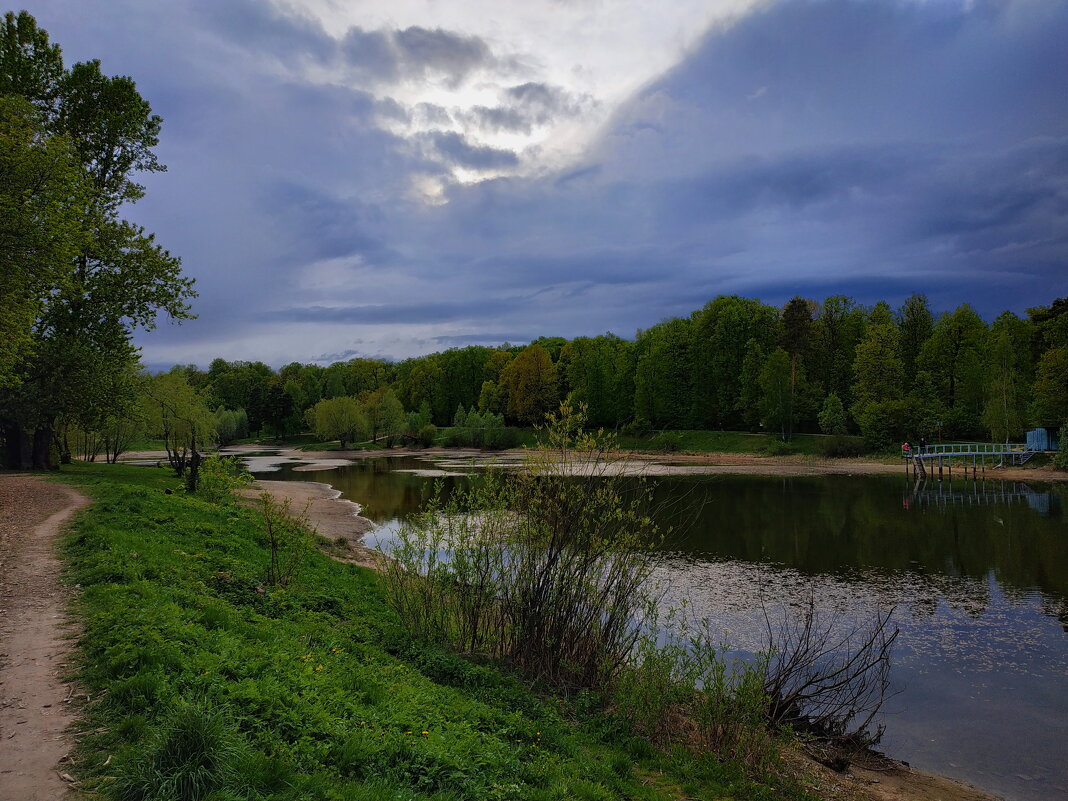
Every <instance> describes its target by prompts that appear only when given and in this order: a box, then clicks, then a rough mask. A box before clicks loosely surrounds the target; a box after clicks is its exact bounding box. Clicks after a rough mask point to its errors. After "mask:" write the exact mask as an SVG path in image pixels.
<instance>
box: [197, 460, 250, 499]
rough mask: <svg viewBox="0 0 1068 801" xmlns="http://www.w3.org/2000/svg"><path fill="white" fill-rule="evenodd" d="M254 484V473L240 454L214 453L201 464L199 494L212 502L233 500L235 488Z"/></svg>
mask: <svg viewBox="0 0 1068 801" xmlns="http://www.w3.org/2000/svg"><path fill="white" fill-rule="evenodd" d="M251 484H252V474H251V473H249V472H248V471H247V470H246V469H245V464H244V462H243V461H242V460H241V458H240V457H238V456H219V455H218V454H213V455H211V456H209V457H208V458H207V459H205V460H204V462H203V464H201V465H200V481H199V483H198V486H197V494H198V495H199V496H200V497H202V498H203V499H204V500H206V501H211V502H212V503H224V502H227V501H231V500H233V493H234V490H237V489H242V488H244V487H248V486H249V485H251Z"/></svg>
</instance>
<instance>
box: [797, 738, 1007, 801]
mask: <svg viewBox="0 0 1068 801" xmlns="http://www.w3.org/2000/svg"><path fill="white" fill-rule="evenodd" d="M783 758H784V759H785V760H786V762H785V763H784V766H785V767H786V769H787V770H788V771H789V772H790V773H792V774H793V775H794V776H795V777H797V778H798V779H800V780H801V782H802V783H803V784H804V785H805V787H807V788H808V789H809V790H810V791H811V792H812V793H813V794H815V795H817V796H819V797H820V798H823V799H826V801H1001V796H997V795H993V794H991V793H988V792H986V791H985V790H980V789H979V788H977V787H974V786H972V785H970V784H968V783H966V782H961V781H957V780H956V779H950V778H948V777H946V776H939V775H937V774H934V773H927V772H925V771H922V770H915V769H913V768H910V767H909V766H908V765H906V764H905V763H903V762H898V761H896V760H892V759H887V758H886V757H884V756H882V755H880V754H872V755H871V756H870V757H868V758H865V759H862V760H861V761H863V762H865V763H866V764H865V765H863V766H862V765H860V764H853V765H852V766H851V767H850V768H849V769H848V770H846V771H845V772H843V773H838V772H836V771H833V770H831V769H830V768H828V767H825V766H824V765H821V764H819V763H818V762H815V761H814V760H813V759H812V758H811V757H810V756H808V755H807V754H806V753H805V752H804V750H803V749H802V748H800V747H796V748H789V749H784V753H783Z"/></svg>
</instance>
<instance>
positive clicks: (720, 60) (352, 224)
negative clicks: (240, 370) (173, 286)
mask: <svg viewBox="0 0 1068 801" xmlns="http://www.w3.org/2000/svg"><path fill="white" fill-rule="evenodd" d="M211 7H212V8H214V5H213V6H211ZM206 8H207V6H206V5H204V6H201V11H202V14H201V15H193V16H190V15H189V14H188V13H187V12H188V7H186V6H183V5H181V4H176V5H174V6H173V7H168V8H167V10H166V11H165V12H162V13H164V14H165V17H164V19H162V20H157V19H156V18H155V17H154V16H153V18H152V19H149V16H150V15H149V11H147V10H144V9H142V7H141V6H140V5H139V4H134V3H132V2H131V3H130V4H129V5H128V6H127V7H122V6H121V5H117V6H115V7H114V8H111V9H110V10H107V11H105V12H103V13H97V12H93V13H90V11H89V10H84V9H83V8H82V7H81V6H80V5H78V4H75V3H73V0H54V1H53V2H50V3H46V9H47V12H45V13H42V12H38V15H39V17H40V20H41V22H42V24H44V25H45V27H47V28H49V30H50V31H51V32H52V33H53V35H54V38H55V39H56V40H57V41H59V42H61V43H62V44H63V45H64V49H65V52H66V53H67V54H68V56H70V57H72V58H88V57H94V56H103V57H104V67H105V69H107V70H109V71H111V72H122V73H125V74H131V75H134V76H135V77H136V78H137V80H138V85H139V86H140V87H141V88H142V90H143V91H144V93H145V94H146V96H147V97H148V98H149V99H150V100H151V101H152V102H153V105H154V107H155V108H156V109H157V110H158V111H159V112H160V113H161V114H162V115H163V117H164V119H165V127H164V134H163V142H162V144H161V150H162V153H161V155H162V157H163V159H164V160H165V161H167V162H168V164H169V165H170V168H171V170H170V172H169V173H167V174H164V175H158V176H152V177H151V178H150V180H149V195H148V197H147V198H146V200H145V201H144V202H143V203H141V204H139V206H138V207H137V209H136V212H135V216H136V218H137V219H138V220H139V221H140V222H142V223H144V224H145V225H147V226H148V227H149V228H150V229H151V230H155V231H157V232H158V233H159V235H160V239H161V241H162V242H163V243H164V244H165V245H166V246H167V247H169V248H171V249H172V250H173V251H175V252H176V253H179V254H180V255H182V256H183V257H184V259H185V264H186V268H187V270H188V271H189V272H190V274H192V275H194V276H196V277H197V279H198V283H199V287H200V289H201V293H202V296H201V300H200V301H199V303H198V306H197V310H198V311H199V312H200V313H201V319H200V320H198V321H196V322H194V323H192V324H189V325H186V326H183V327H182V328H180V329H164V330H161V331H160V332H158V333H156V334H154V335H153V336H152V337H151V338H146V339H145V340H144V343H145V345H146V347H147V348H148V350H147V351H146V353H147V354H148V355H149V357H151V353H152V348H153V347H157V345H166V346H169V347H172V348H173V347H178V346H179V344H178V343H187V342H199V343H200V344H199V349H191V352H193V351H194V350H195V352H197V353H199V352H201V351H203V350H210V349H212V348H214V352H217V353H218V354H220V355H224V356H227V355H231V354H233V353H239V352H241V353H244V351H241V350H240V347H239V343H242V342H247V341H250V340H252V339H254V338H255V337H256V336H257V335H258V334H257V332H259V331H261V330H262V327H263V326H264V325H268V326H269V327H270V328H271V330H273V331H282V332H287V331H288V332H290V334H289V336H287V337H285V343H284V352H283V351H282V350H280V351H279V352H277V353H263V354H262V355H261V358H263V359H265V360H267V361H273V362H278V361H288V360H291V359H294V358H305V359H310V358H313V357H316V356H321V355H323V354H337V353H342V352H345V351H347V350H348V351H353V352H356V351H359V352H362V353H386V354H390V355H395V356H403V355H407V354H409V353H412V352H417V351H422V350H426V349H428V348H429V349H433V348H437V347H446V346H449V345H456V344H462V343H465V342H487V343H492V342H495V341H498V340H499V339H500V338H501V337H500V336H499V335H500V332H512V333H513V334H523V336H524V337H532V336H538V335H542V334H561V335H567V336H575V335H580V334H596V333H600V332H603V331H605V330H614V331H616V332H618V333H620V334H622V335H629V334H630V333H632V332H633V330H634V329H636V328H639V327H647V326H649V325H650V324H652V323H654V322H656V321H657V320H659V319H660V318H662V317H664V316H666V315H671V314H680V313H688V312H689V311H690V310H692V309H693V308H696V307H698V306H700V305H701V304H703V303H704V302H705V301H706V300H708V298H709V297H710V296H712V295H714V294H716V293H719V292H738V293H742V294H756V295H761V296H763V297H764V298H765V299H766V300H770V301H783V300H785V299H787V298H789V297H790V296H792V295H793V294H795V293H801V294H805V295H810V296H811V295H814V296H822V295H824V294H828V293H832V292H833V293H838V292H845V293H853V294H856V295H857V297H858V298H859V299H861V300H863V301H869V302H870V301H874V300H876V299H879V298H884V297H885V298H887V299H890V300H895V299H897V298H900V297H902V296H904V295H907V294H908V293H909V292H912V291H921V292H927V293H928V294H929V295H930V296H931V297H932V298H933V300H934V302H935V303H936V304H942V305H955V304H956V303H959V302H961V301H964V300H969V301H972V302H973V303H975V304H976V305H977V306H978V307H979V308H980V310H981V311H983V312H984V313H987V314H994V313H997V312H998V311H1000V310H1001V309H1003V308H1006V307H1008V308H1013V309H1015V310H1017V311H1022V310H1023V309H1024V308H1025V307H1026V306H1029V305H1033V304H1036V303H1048V302H1049V301H1050V300H1051V299H1052V298H1053V297H1055V296H1057V295H1063V294H1064V286H1065V278H1066V276H1068V104H1066V103H1065V100H1064V98H1065V77H1064V76H1066V75H1068V48H1065V47H1064V46H1063V43H1064V41H1066V40H1068V4H1060V3H1044V2H1039V1H1038V0H1034V1H1033V2H1032V1H1031V0H1016V2H999V3H992V2H991V3H983V2H979V3H975V4H966V3H964V2H963V0H962V1H961V2H959V3H958V2H953V0H947V1H946V2H940V3H922V4H921V3H874V2H855V0H820V1H818V2H801V0H797V1H796V2H795V1H794V0H783V1H782V2H777V3H772V4H768V5H766V6H763V7H762V9H761V10H760V11H759V12H756V13H753V14H751V15H750V16H748V17H745V18H743V19H741V20H740V21H739V22H738V23H737V24H735V25H734V26H732V27H730V28H723V29H717V30H715V31H712V32H710V33H709V35H708V36H707V37H706V38H705V40H704V41H703V42H702V43H701V44H700V46H699V47H697V48H695V49H694V50H693V52H692V53H691V54H690V55H689V56H688V57H687V58H686V60H684V61H683V62H682V63H680V64H679V65H677V67H676V68H675V69H673V70H672V71H671V72H670V73H669V74H667V75H665V76H662V78H661V79H659V80H657V81H655V82H654V83H652V84H650V85H649V86H647V87H645V88H644V89H643V90H642V91H641V92H640V93H639V94H638V95H637V96H635V97H634V98H632V99H631V100H630V102H628V103H627V104H626V106H624V107H623V108H621V109H620V110H618V112H617V113H616V115H615V117H614V119H613V120H612V122H611V124H610V125H608V126H607V127H606V128H605V129H604V131H603V132H602V135H601V137H600V138H599V140H598V141H597V142H596V143H594V145H592V146H591V147H590V149H589V151H588V153H587V155H586V157H585V159H584V160H583V161H581V162H580V163H577V164H574V165H572V166H571V167H569V168H568V169H567V171H566V172H564V173H561V174H557V175H549V176H543V177H539V178H537V179H520V178H501V179H495V180H492V181H485V182H482V183H479V184H475V185H468V186H462V185H451V186H450V187H449V189H448V200H449V202H448V203H447V204H446V205H443V206H436V207H435V206H426V205H424V204H422V203H419V202H416V201H414V200H412V199H411V196H410V194H409V192H410V185H411V184H410V179H411V176H412V175H413V174H416V173H419V174H427V173H429V174H436V175H441V176H446V177H447V172H446V170H447V169H448V168H450V167H452V166H462V167H465V168H471V169H492V168H495V167H501V166H505V167H507V166H508V165H510V164H513V163H514V162H513V159H514V158H515V154H514V153H511V152H510V151H507V150H499V149H494V148H486V147H484V146H483V145H480V144H478V143H477V142H474V141H472V140H471V139H469V138H465V137H464V136H463V135H461V134H458V133H455V132H453V131H443V130H439V131H433V130H431V131H429V132H424V133H422V134H420V136H422V137H423V138H422V139H416V140H412V139H410V138H405V137H401V136H398V135H394V134H391V133H388V132H386V131H385V130H382V129H381V128H380V127H379V126H380V125H381V124H382V123H383V120H384V119H386V118H389V119H393V120H396V121H403V122H404V123H406V124H407V123H410V122H411V121H412V120H413V119H414V118H416V117H419V119H420V120H422V121H423V122H421V123H420V124H424V125H428V126H430V127H433V126H434V125H440V126H441V127H446V126H447V125H448V124H452V123H455V122H456V120H455V114H456V111H455V110H454V109H447V108H443V107H430V106H427V107H424V108H409V107H406V106H404V105H402V104H400V103H397V102H396V101H390V100H389V99H388V97H384V96H382V95H381V94H379V95H375V94H373V93H372V92H371V91H370V88H368V90H367V91H362V90H360V89H342V88H339V87H323V86H316V85H312V84H310V83H307V82H304V81H302V80H300V78H299V75H298V76H296V77H295V76H294V75H292V74H286V77H280V74H279V71H278V70H277V69H274V68H266V67H263V66H262V65H261V63H260V61H258V60H257V59H256V58H254V57H252V56H253V54H255V53H261V54H262V53H266V54H270V58H271V60H272V63H276V62H278V61H279V60H281V61H282V62H285V61H286V60H292V61H297V62H299V61H300V60H301V59H306V60H318V61H321V62H322V63H327V62H329V63H333V61H331V60H333V59H338V58H341V55H340V49H341V48H342V47H343V46H347V47H351V46H354V44H353V42H354V41H355V39H356V38H357V35H356V34H353V33H352V32H351V31H350V34H351V37H350V40H347V43H346V44H344V45H343V43H341V42H338V41H337V40H333V39H331V38H330V37H328V36H326V35H325V34H324V33H323V32H322V31H321V29H319V28H318V26H316V25H315V24H314V23H310V22H306V21H301V20H297V19H288V18H277V17H273V16H271V15H270V14H269V13H268V12H265V11H264V10H263V7H262V6H258V5H251V4H249V5H246V6H240V5H232V4H226V12H225V15H224V14H223V12H222V11H216V12H214V13H212V15H211V16H210V17H208V16H204V15H206V14H208V11H207V10H205V9H206ZM154 13H155V12H153V14H154ZM205 29H208V30H210V31H211V36H205V35H204V31H205ZM402 33H404V32H401V31H393V32H377V33H376V32H373V31H372V32H367V31H362V30H361V31H360V32H359V36H363V37H364V40H362V41H364V45H362V46H363V48H364V49H363V50H361V51H359V52H360V53H362V55H361V56H360V58H362V59H363V62H360V63H359V64H357V65H356V67H354V69H355V68H358V69H362V70H371V69H375V70H378V74H379V75H383V76H393V77H392V78H390V80H400V79H401V78H402V77H403V79H404V80H408V79H412V80H416V79H419V77H420V76H426V75H429V74H430V73H431V72H433V73H434V74H435V75H436V76H438V79H440V80H446V81H449V80H465V79H467V78H465V77H464V76H470V75H472V74H473V73H474V71H476V70H478V69H481V66H479V65H484V64H487V63H488V62H490V61H492V60H493V59H500V58H501V56H500V55H499V54H494V53H493V52H492V50H491V49H490V50H487V49H485V48H484V47H483V46H480V45H479V43H478V42H476V41H473V37H467V36H465V35H464V34H463V33H462V32H451V33H450V34H449V35H446V36H440V37H439V36H437V33H435V32H434V31H432V30H430V29H426V30H422V29H421V32H420V33H419V34H417V35H416V34H405V35H404V36H401V34H402ZM440 33H448V32H440ZM379 34H381V35H380V36H379ZM367 36H370V37H371V38H370V39H367V38H366V37H367ZM376 37H377V38H376ZM368 42H370V44H368ZM376 43H377V44H376ZM482 44H483V45H484V43H482ZM375 47H377V48H378V50H375V49H374V48H375ZM375 53H378V55H375ZM345 57H347V58H351V56H350V55H346V56H345ZM404 76H407V77H404ZM502 87H503V88H502V90H501V92H500V99H501V103H500V108H499V109H494V108H492V107H490V106H487V107H486V108H484V109H479V110H476V111H475V112H472V114H474V115H475V116H477V117H478V119H477V120H476V119H474V118H472V119H469V120H466V121H463V122H466V123H470V124H472V125H474V124H477V125H480V126H484V127H485V128H486V129H487V130H490V129H500V130H513V131H525V130H528V128H527V127H526V126H535V125H538V124H540V123H539V122H538V120H539V119H540V118H539V116H538V115H539V114H541V113H542V111H543V110H544V113H546V114H555V115H566V114H579V113H582V108H584V107H585V106H584V105H583V104H586V103H588V102H590V101H588V99H583V98H581V97H575V96H573V95H570V94H568V93H567V92H566V90H563V89H556V88H553V87H551V86H546V85H542V84H538V83H536V82H530V83H525V82H523V81H521V80H513V81H506V82H504V83H502ZM434 119H436V120H437V122H434V121H433V120H434ZM494 126H496V128H494ZM413 142H414V144H416V145H419V146H418V147H413ZM324 260H334V261H336V262H338V263H339V264H342V265H345V264H349V263H351V264H353V265H360V266H359V269H358V271H355V272H353V275H354V276H355V277H354V278H352V279H351V280H350V281H349V282H348V283H345V284H343V285H340V284H339V285H337V286H333V288H329V287H328V288H316V285H315V284H313V283H311V284H310V283H309V282H308V281H306V280H304V276H305V273H306V271H307V269H308V268H309V266H310V265H313V264H316V263H318V262H322V261H324ZM339 269H340V268H339ZM353 269H355V268H353ZM279 310H281V311H279ZM386 323H403V325H384V324H386ZM420 324H425V325H424V326H423V328H422V329H420V331H419V333H418V334H415V333H406V332H408V331H414V330H415V328H416V327H418V326H419V325H420ZM288 326H291V328H287V327H288ZM317 326H323V329H322V330H324V331H325V330H327V329H329V330H330V331H331V332H336V331H337V330H340V329H339V327H341V328H344V330H351V331H352V336H351V337H348V338H347V339H346V340H345V341H338V342H324V341H322V335H321V334H316V330H317ZM435 326H436V327H438V328H437V329H435ZM428 330H430V331H431V333H427V331H428ZM333 335H334V334H331V336H333ZM508 338H509V339H512V340H513V341H516V340H520V339H522V338H523V337H520V336H514V337H512V336H509V337H508ZM356 342H358V345H356V344H354V343H356ZM244 347H247V348H253V347H254V343H253V344H248V345H246V346H244ZM278 347H280V348H282V347H283V346H278ZM361 349H362V350H361Z"/></svg>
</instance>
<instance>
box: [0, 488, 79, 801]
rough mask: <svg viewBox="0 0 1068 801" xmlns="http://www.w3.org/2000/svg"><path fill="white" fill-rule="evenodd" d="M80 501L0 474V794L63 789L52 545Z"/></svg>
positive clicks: (55, 794)
mask: <svg viewBox="0 0 1068 801" xmlns="http://www.w3.org/2000/svg"><path fill="white" fill-rule="evenodd" d="M88 503H89V499H88V498H86V497H85V496H84V495H82V494H81V493H79V492H77V491H76V490H74V489H72V488H70V487H67V486H64V485H62V484H51V483H49V482H47V481H42V480H41V479H40V477H37V476H23V475H0V801H56V800H57V799H61V798H64V797H66V796H67V790H68V784H67V782H66V781H64V779H63V778H61V776H60V774H61V773H64V772H65V770H66V768H65V767H64V766H63V765H61V764H60V760H61V759H63V758H64V756H65V755H66V754H67V753H68V752H69V750H70V748H71V746H72V743H71V742H70V741H69V740H68V737H67V735H66V734H65V730H66V728H67V726H68V725H70V723H71V722H72V720H73V713H72V711H71V709H70V707H69V706H68V704H67V701H68V698H69V691H68V687H67V685H66V684H64V683H63V681H62V679H61V677H60V673H61V672H62V670H63V668H64V667H66V661H67V657H68V654H69V653H70V650H71V647H72V646H71V643H70V642H69V640H68V639H67V638H66V636H65V634H66V632H67V628H66V621H67V616H66V607H67V594H66V592H65V590H64V588H63V586H62V584H61V583H60V571H61V566H60V562H59V559H58V558H57V556H56V553H55V548H56V540H57V536H58V534H59V531H60V529H61V527H62V526H63V524H64V523H65V522H66V521H67V520H68V519H69V518H70V517H71V515H73V514H74V512H75V511H77V510H78V509H81V508H82V507H84V506H86V505H87V504H88Z"/></svg>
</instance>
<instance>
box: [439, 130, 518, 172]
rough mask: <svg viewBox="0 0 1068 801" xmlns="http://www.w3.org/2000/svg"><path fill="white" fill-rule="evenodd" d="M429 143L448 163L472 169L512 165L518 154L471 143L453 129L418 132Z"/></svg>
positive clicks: (514, 163)
mask: <svg viewBox="0 0 1068 801" xmlns="http://www.w3.org/2000/svg"><path fill="white" fill-rule="evenodd" d="M420 138H421V139H423V140H424V141H426V142H428V143H430V144H431V145H432V146H433V148H434V150H435V151H436V152H437V154H438V155H439V156H440V157H441V158H442V159H444V160H445V161H446V162H448V163H449V164H455V165H457V166H459V167H467V168H469V169H474V170H492V169H496V168H499V167H514V166H516V165H517V164H518V163H519V156H517V155H516V154H515V152H514V151H511V150H504V149H502V148H497V147H489V146H488V145H473V144H471V143H470V142H469V141H468V140H467V139H466V138H465V137H464V136H463V135H461V134H458V133H456V132H454V131H431V132H430V133H426V134H420Z"/></svg>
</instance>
